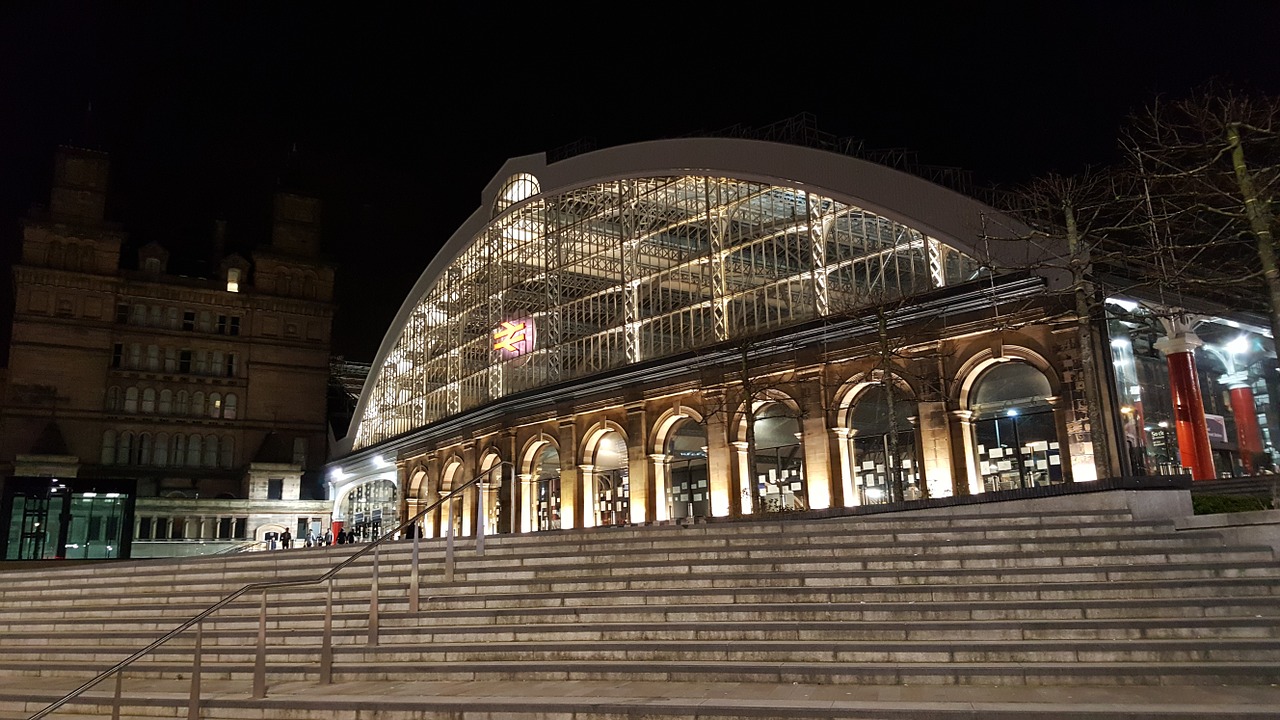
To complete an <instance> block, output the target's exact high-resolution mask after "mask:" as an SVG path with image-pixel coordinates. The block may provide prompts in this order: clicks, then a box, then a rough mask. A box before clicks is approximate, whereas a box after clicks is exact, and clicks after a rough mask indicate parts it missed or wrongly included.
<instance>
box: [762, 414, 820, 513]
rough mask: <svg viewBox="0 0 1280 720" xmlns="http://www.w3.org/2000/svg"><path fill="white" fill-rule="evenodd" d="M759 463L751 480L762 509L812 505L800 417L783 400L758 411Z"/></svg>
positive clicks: (803, 508) (766, 510)
mask: <svg viewBox="0 0 1280 720" xmlns="http://www.w3.org/2000/svg"><path fill="white" fill-rule="evenodd" d="M755 464H756V477H755V478H754V482H753V483H751V484H753V485H755V488H756V494H757V496H758V498H759V503H760V511H761V512H781V511H783V510H807V509H809V503H808V499H807V493H806V491H805V481H804V456H803V453H802V452H801V446H800V421H799V420H798V419H796V418H795V417H794V414H793V413H792V412H791V410H790V408H788V407H787V406H786V405H784V404H782V403H780V402H770V403H767V404H765V405H763V406H761V407H760V408H759V409H758V410H757V411H756V413H755ZM748 509H749V508H748Z"/></svg>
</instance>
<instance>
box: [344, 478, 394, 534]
mask: <svg viewBox="0 0 1280 720" xmlns="http://www.w3.org/2000/svg"><path fill="white" fill-rule="evenodd" d="M398 507H399V500H398V499H397V496H396V483H395V481H394V480H386V479H381V480H373V481H371V482H367V483H363V484H361V485H357V486H356V487H354V488H352V490H351V492H349V493H347V496H346V497H345V498H343V499H342V516H343V517H344V518H346V519H347V522H346V524H345V525H344V529H346V530H349V531H351V532H352V533H354V534H355V538H356V540H358V541H361V542H368V541H370V540H375V539H377V538H378V537H380V536H381V535H382V533H383V532H384V531H385V530H391V529H394V528H395V527H396V526H397V525H399V524H400V521H399V513H398Z"/></svg>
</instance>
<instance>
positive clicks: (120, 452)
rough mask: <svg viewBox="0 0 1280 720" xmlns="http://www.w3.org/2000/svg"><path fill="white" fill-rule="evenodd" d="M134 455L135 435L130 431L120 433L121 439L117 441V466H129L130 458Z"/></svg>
mask: <svg viewBox="0 0 1280 720" xmlns="http://www.w3.org/2000/svg"><path fill="white" fill-rule="evenodd" d="M132 454H133V433H131V432H129V431H128V430H126V431H124V432H122V433H120V437H119V438H117V439H116V464H117V465H128V464H129V458H130V456H131V455H132Z"/></svg>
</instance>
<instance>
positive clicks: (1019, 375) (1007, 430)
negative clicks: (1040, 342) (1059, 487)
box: [970, 361, 1063, 491]
mask: <svg viewBox="0 0 1280 720" xmlns="http://www.w3.org/2000/svg"><path fill="white" fill-rule="evenodd" d="M1052 392H1053V389H1052V388H1051V387H1050V385H1049V380H1048V378H1046V377H1045V376H1044V373H1042V372H1040V371H1039V370H1037V369H1036V368H1035V367H1033V366H1031V365H1029V364H1028V363H1025V362H1020V361H1011V362H1002V363H999V364H996V365H994V366H992V367H991V368H990V369H988V370H986V371H985V372H984V373H983V374H982V376H981V377H979V378H978V381H977V383H976V384H975V386H974V389H973V392H972V395H971V403H970V404H971V406H972V410H973V411H974V413H975V414H976V420H975V421H974V425H973V427H974V433H975V436H976V440H977V442H976V449H977V453H978V470H979V472H980V473H981V474H982V481H983V485H984V486H985V488H986V490H987V491H992V490H1011V489H1014V488H1020V487H1021V488H1025V487H1035V486H1038V485H1048V484H1050V483H1059V482H1062V481H1063V475H1062V454H1061V451H1060V450H1059V448H1058V430H1057V426H1056V425H1055V423H1054V419H1053V408H1052V407H1051V406H1050V405H1049V398H1050V397H1051V395H1052Z"/></svg>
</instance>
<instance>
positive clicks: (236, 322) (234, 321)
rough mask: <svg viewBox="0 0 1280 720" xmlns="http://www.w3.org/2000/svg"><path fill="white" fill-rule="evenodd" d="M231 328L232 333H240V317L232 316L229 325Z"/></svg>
mask: <svg viewBox="0 0 1280 720" xmlns="http://www.w3.org/2000/svg"><path fill="white" fill-rule="evenodd" d="M229 330H230V334H231V335H239V334H240V318H238V317H235V316H232V318H231V324H230V325H229Z"/></svg>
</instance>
